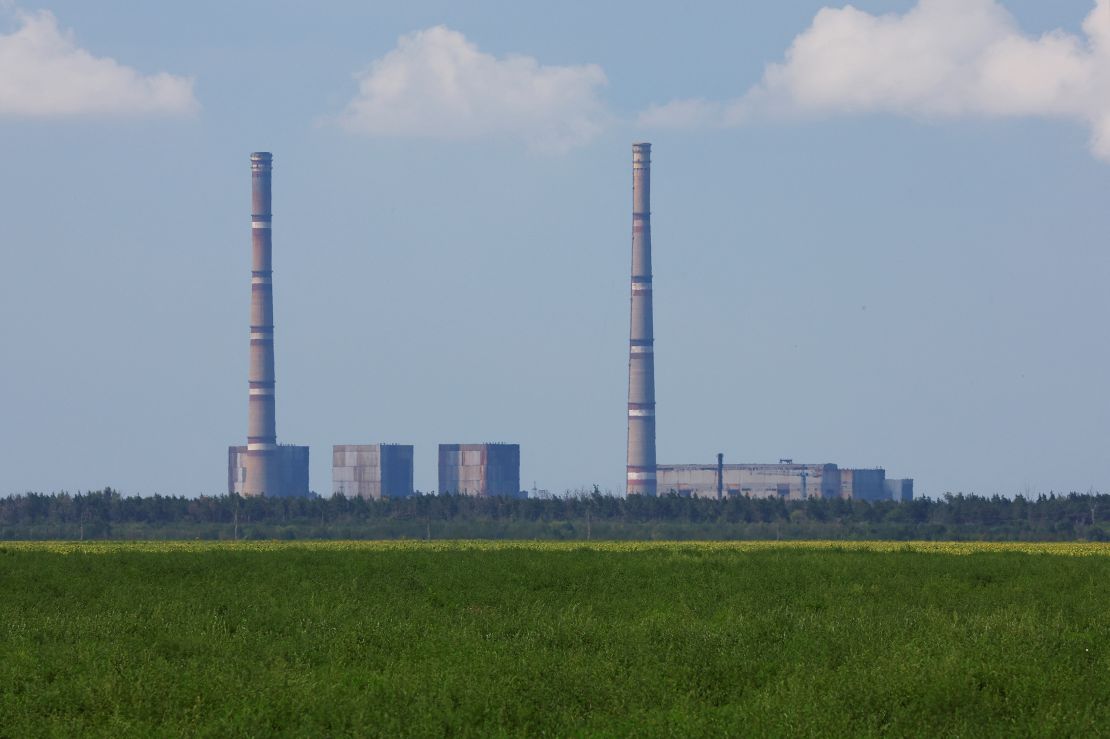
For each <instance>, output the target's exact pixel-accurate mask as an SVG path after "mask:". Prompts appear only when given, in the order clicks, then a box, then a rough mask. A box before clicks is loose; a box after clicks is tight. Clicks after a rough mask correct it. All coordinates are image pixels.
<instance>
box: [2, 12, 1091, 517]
mask: <svg viewBox="0 0 1110 739" xmlns="http://www.w3.org/2000/svg"><path fill="white" fill-rule="evenodd" d="M634 141H650V142H652V143H653V180H652V191H653V192H652V201H653V202H652V211H653V216H652V217H653V221H652V226H653V252H654V253H653V256H654V276H655V279H654V285H655V290H654V296H655V338H656V355H655V356H656V360H655V361H656V400H657V405H658V409H657V421H658V432H657V433H658V456H659V461H660V463H696V462H700V463H711V462H713V461H714V460H715V455H716V453H717V452H722V453H724V454H725V460H726V462H774V461H777V460H778V459H779V458H783V457H790V458H793V459H794V460H796V461H808V462H815V463H816V462H834V463H836V464H839V465H841V466H844V467H875V466H882V467H885V468H886V470H887V474H888V476H893V477H912V478H914V479H915V481H916V483H915V485H916V492H917V493H918V494H919V495H920V494H924V495H928V496H932V497H936V496H941V495H943V494H945V493H946V492H968V493H971V492H974V493H980V494H987V495H991V494H996V493H997V494H1003V495H1016V494H1023V495H1034V494H1038V493H1047V492H1049V491H1056V492H1061V491H1072V490H1075V491H1080V492H1086V491H1088V490H1092V489H1093V490H1099V491H1104V492H1106V491H1110V454H1107V449H1110V394H1108V393H1107V392H1106V387H1107V372H1106V367H1107V366H1108V365H1110V339H1108V338H1107V331H1106V330H1105V328H1104V326H1105V317H1106V316H1108V315H1110V290H1107V289H1106V284H1107V278H1108V277H1110V250H1108V249H1107V248H1106V244H1108V243H1110V207H1108V203H1110V0H1098V2H1097V3H1096V2H1094V0H1056V1H1055V2H1052V3H1045V2H1043V1H1042V0H898V1H890V2H872V1H864V0H861V1H860V2H857V3H855V4H854V5H853V6H846V5H844V4H841V3H839V2H830V0H814V1H812V2H811V1H810V0H795V1H793V2H790V3H782V2H773V1H772V0H758V1H755V2H745V3H735V2H699V3H695V4H689V5H683V4H679V3H656V4H647V5H645V4H644V3H630V2H616V1H614V2H604V1H599V2H566V3H520V2H509V1H508V0H505V1H504V2H502V1H499V0H490V1H488V2H471V3H458V2H446V1H444V2H421V1H420V0H408V1H406V2H378V3H364V2H354V1H353V0H349V1H344V0H321V1H320V2H317V3H312V4H308V3H303V2H291V1H289V0H269V1H266V2H263V1H262V0H242V1H241V2H235V3H227V2H215V1H214V0H213V1H208V0H194V1H193V2H188V3H182V2H172V1H171V2H164V3H132V2H124V1H123V0H99V2H97V3H88V2H78V1H77V0H48V1H47V2H36V1H34V0H18V1H17V2H11V0H0V162H2V164H0V203H2V206H0V208H2V211H0V213H2V216H0V258H2V267H0V351H2V354H0V358H2V362H0V494H15V493H21V492H25V491H42V492H50V491H59V490H68V491H71V492H72V491H77V490H89V489H99V488H101V487H103V486H105V485H110V486H112V487H114V488H117V489H119V490H121V491H123V492H124V493H129V494H142V495H149V494H154V493H162V494H177V495H189V496H193V495H199V494H204V493H207V494H217V493H222V492H224V491H225V489H226V475H227V468H226V460H227V451H226V450H227V446H228V445H229V444H238V443H244V437H245V436H246V415H247V413H246V411H247V393H246V385H247V359H248V352H247V350H248V342H247V333H248V309H249V297H250V288H249V281H250V225H249V224H250V219H249V216H250V207H249V195H250V174H249V163H248V155H249V153H250V152H252V151H259V150H262V151H272V152H273V153H274V205H273V210H274V263H275V266H274V269H275V274H274V289H275V324H276V331H275V334H276V337H275V338H276V355H277V424H278V426H277V430H278V438H279V441H281V442H283V443H297V444H307V445H309V446H311V450H312V451H311V455H312V465H311V486H312V488H313V489H314V490H316V491H318V492H320V493H323V494H328V493H330V490H331V469H330V456H331V455H330V451H331V449H330V448H331V446H332V445H333V444H352V443H374V442H394V443H408V444H414V445H415V447H416V456H415V461H416V466H415V483H416V486H417V487H418V488H419V489H422V490H434V489H435V487H436V445H437V444H439V443H460V442H462V443H469V442H479V441H507V442H515V443H519V444H521V481H522V485H523V486H524V487H526V488H532V487H533V486H536V487H538V488H541V489H546V490H550V491H553V492H561V491H565V490H576V489H589V488H592V486H593V485H595V484H596V485H598V486H599V487H600V488H601V489H602V490H606V491H613V492H622V486H623V473H624V464H625V429H626V426H625V424H626V420H625V403H626V400H627V379H628V375H627V373H628V355H627V352H628V348H627V346H628V345H627V341H628V320H629V319H628V309H629V284H628V283H629V259H630V237H631V216H630V210H631V166H630V165H631V144H632V142H634Z"/></svg>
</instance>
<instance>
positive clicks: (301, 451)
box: [227, 444, 309, 498]
mask: <svg viewBox="0 0 1110 739" xmlns="http://www.w3.org/2000/svg"><path fill="white" fill-rule="evenodd" d="M248 453H249V452H248V450H247V447H245V446H230V447H228V448H227V492H228V494H230V495H265V496H267V497H270V498H307V497H308V495H309V488H308V447H306V446H293V445H291V444H278V445H277V447H276V449H274V450H273V457H272V459H271V460H270V463H271V464H272V465H273V466H274V469H273V472H272V474H273V475H276V476H277V479H278V480H279V481H280V486H279V487H278V489H276V490H273V491H270V490H260V491H255V490H253V489H247V487H246V486H247V461H248Z"/></svg>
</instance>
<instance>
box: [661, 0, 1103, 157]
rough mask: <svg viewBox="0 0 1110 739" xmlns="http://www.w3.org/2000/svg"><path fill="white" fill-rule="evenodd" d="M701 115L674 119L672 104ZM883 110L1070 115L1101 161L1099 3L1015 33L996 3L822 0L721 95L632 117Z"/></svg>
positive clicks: (701, 121)
mask: <svg viewBox="0 0 1110 739" xmlns="http://www.w3.org/2000/svg"><path fill="white" fill-rule="evenodd" d="M687 109H693V110H695V111H700V112H701V115H697V116H689V117H688V119H687V120H685V121H684V120H683V111H685V110H687ZM861 113H889V114H894V115H904V116H912V117H920V118H929V119H952V118H960V117H973V116H974V117H1018V116H1040V117H1054V118H1061V119H1068V120H1073V121H1078V122H1081V123H1083V124H1086V125H1088V126H1089V127H1090V129H1091V131H1092V148H1093V150H1094V152H1095V153H1096V155H1098V156H1100V157H1101V158H1103V159H1107V160H1110V0H1097V1H1096V3H1095V7H1094V9H1093V10H1092V11H1091V13H1090V14H1089V15H1088V16H1087V19H1086V20H1085V22H1084V23H1083V35H1082V36H1080V35H1076V34H1070V33H1065V32H1063V31H1052V32H1050V33H1046V34H1044V35H1041V36H1031V35H1028V34H1025V33H1023V32H1022V31H1021V30H1020V28H1019V27H1018V25H1017V22H1016V20H1015V19H1014V17H1013V16H1012V15H1011V14H1010V13H1009V11H1007V10H1006V9H1005V8H1003V7H1002V5H1000V4H999V2H997V0H918V3H917V5H915V6H914V7H913V8H912V9H911V10H910V11H908V12H907V13H905V14H902V15H897V14H888V15H872V14H869V13H865V12H863V11H860V10H858V9H856V8H854V7H852V6H851V5H849V6H846V7H844V8H823V9H822V10H820V11H819V12H818V13H817V15H816V17H815V18H814V19H813V23H812V24H811V25H810V27H809V28H808V29H806V30H805V31H804V32H803V33H801V34H800V35H798V36H797V37H796V38H795V39H794V41H793V43H792V44H791V46H790V48H789V49H788V50H787V52H786V58H785V60H784V61H783V62H782V63H778V64H770V65H768V66H767V69H766V70H765V72H764V75H763V79H762V81H761V82H760V83H759V84H758V85H756V86H755V87H754V88H753V89H751V90H750V91H749V92H748V93H747V94H746V95H745V96H744V97H742V98H740V99H739V100H735V101H732V102H729V103H723V104H707V103H705V102H704V101H675V102H672V103H668V104H667V105H663V106H658V107H656V108H653V109H651V110H649V111H647V112H645V113H644V114H642V115H641V119H640V121H641V123H643V124H645V125H647V124H651V123H653V122H654V123H656V124H657V125H670V126H676V127H692V126H726V125H735V124H737V123H740V122H741V121H743V120H744V119H745V118H746V117H747V116H750V115H753V114H808V115H821V114H861Z"/></svg>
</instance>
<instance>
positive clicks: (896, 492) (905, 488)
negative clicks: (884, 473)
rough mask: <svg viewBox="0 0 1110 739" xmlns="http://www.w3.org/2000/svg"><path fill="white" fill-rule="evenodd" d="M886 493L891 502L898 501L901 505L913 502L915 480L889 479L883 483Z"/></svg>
mask: <svg viewBox="0 0 1110 739" xmlns="http://www.w3.org/2000/svg"><path fill="white" fill-rule="evenodd" d="M883 487H884V489H885V491H886V497H887V498H889V499H890V500H894V501H898V502H899V503H909V502H910V501H911V500H913V480H911V479H909V478H904V479H900V480H899V479H889V478H888V479H887V480H886V481H885V482H884V483H883Z"/></svg>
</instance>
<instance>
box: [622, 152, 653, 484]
mask: <svg viewBox="0 0 1110 739" xmlns="http://www.w3.org/2000/svg"><path fill="white" fill-rule="evenodd" d="M654 344H655V339H654V338H653V329H652V319H651V144H633V145H632V326H631V334H630V341H629V346H628V470H627V471H628V494H629V495H652V496H654V495H655V494H656V490H657V489H656V482H655V354H654Z"/></svg>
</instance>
